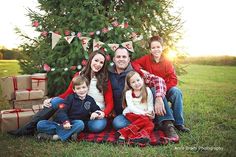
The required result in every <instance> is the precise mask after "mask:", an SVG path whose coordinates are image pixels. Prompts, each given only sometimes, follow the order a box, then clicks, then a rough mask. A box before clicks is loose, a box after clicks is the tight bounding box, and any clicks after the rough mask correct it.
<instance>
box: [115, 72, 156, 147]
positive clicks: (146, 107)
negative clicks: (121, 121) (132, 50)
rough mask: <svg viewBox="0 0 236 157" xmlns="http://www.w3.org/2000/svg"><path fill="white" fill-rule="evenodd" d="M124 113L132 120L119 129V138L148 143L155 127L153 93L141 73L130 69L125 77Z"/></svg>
mask: <svg viewBox="0 0 236 157" xmlns="http://www.w3.org/2000/svg"><path fill="white" fill-rule="evenodd" d="M123 96H124V98H123V107H125V109H124V111H123V114H124V115H125V117H126V118H127V119H128V120H129V121H130V122H131V124H130V125H128V126H127V127H125V128H122V129H120V130H118V133H120V137H119V140H128V141H130V142H140V143H147V142H149V141H150V134H151V132H152V131H153V129H154V124H153V122H152V119H154V111H153V95H152V92H151V90H150V88H149V87H146V85H145V84H144V80H143V78H141V76H140V75H139V73H137V72H135V71H130V72H129V73H128V74H127V76H126V78H125V88H124V92H123Z"/></svg>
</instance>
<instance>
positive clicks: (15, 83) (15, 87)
mask: <svg viewBox="0 0 236 157" xmlns="http://www.w3.org/2000/svg"><path fill="white" fill-rule="evenodd" d="M12 80H13V87H14V97H16V91H17V90H18V87H17V79H16V77H15V76H13V77H12Z"/></svg>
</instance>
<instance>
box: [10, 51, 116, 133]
mask: <svg viewBox="0 0 236 157" xmlns="http://www.w3.org/2000/svg"><path fill="white" fill-rule="evenodd" d="M87 65H88V66H86V67H84V69H83V70H82V71H81V72H78V73H76V74H75V76H77V75H83V76H85V77H86V78H87V79H88V80H89V83H90V86H89V95H90V96H92V97H93V98H94V99H95V101H96V103H97V104H98V106H99V107H100V108H101V110H102V112H101V114H100V116H99V119H97V120H91V121H88V123H87V128H88V130H89V131H91V132H100V131H102V130H103V129H104V128H105V127H106V124H107V119H106V118H105V117H107V116H108V115H109V113H110V112H111V111H112V109H113V106H114V105H113V97H112V95H113V94H112V88H111V83H110V81H109V79H108V73H107V62H106V57H105V55H104V54H103V52H101V51H100V50H98V51H95V52H92V53H91V54H90V56H89V59H88V64H87ZM71 93H73V90H72V82H71V83H70V85H69V87H68V89H67V90H66V91H65V92H64V93H63V94H61V95H59V96H58V97H54V98H50V99H46V100H45V101H44V106H45V108H44V109H43V110H41V111H39V112H37V113H36V115H35V116H34V117H33V118H32V119H31V121H30V122H28V123H27V124H26V125H24V126H23V127H21V128H19V129H17V130H14V131H10V132H8V133H9V134H11V135H15V136H23V135H33V134H34V133H35V130H36V125H37V123H38V121H40V120H45V119H49V118H50V117H51V116H52V115H53V113H55V111H56V110H57V109H58V106H60V105H59V104H60V103H62V102H63V99H64V98H65V97H67V96H68V95H69V94H71Z"/></svg>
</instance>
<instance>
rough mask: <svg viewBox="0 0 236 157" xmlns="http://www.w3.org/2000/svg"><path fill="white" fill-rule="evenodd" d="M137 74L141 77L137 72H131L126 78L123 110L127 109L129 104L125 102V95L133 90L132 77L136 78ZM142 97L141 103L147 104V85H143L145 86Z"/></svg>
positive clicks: (142, 89)
mask: <svg viewBox="0 0 236 157" xmlns="http://www.w3.org/2000/svg"><path fill="white" fill-rule="evenodd" d="M135 74H138V75H139V73H138V72H136V71H130V72H129V73H128V74H127V75H126V77H125V87H124V90H123V94H122V95H123V101H122V107H123V108H125V107H126V106H127V103H126V100H125V93H126V91H127V90H130V89H132V87H131V86H130V78H131V77H132V76H134V75H135ZM139 76H140V75H139ZM141 96H142V99H141V103H146V102H147V88H146V85H145V83H143V86H142V88H141Z"/></svg>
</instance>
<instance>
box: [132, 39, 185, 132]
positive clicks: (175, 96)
mask: <svg viewBox="0 0 236 157" xmlns="http://www.w3.org/2000/svg"><path fill="white" fill-rule="evenodd" d="M149 49H150V54H147V55H145V56H143V57H141V58H139V59H137V60H135V61H134V62H133V63H132V65H133V67H134V68H135V70H137V71H140V69H141V71H142V72H143V73H147V72H148V73H151V74H154V75H156V76H159V77H161V78H163V79H164V80H165V83H166V87H167V92H166V99H167V100H168V101H170V102H171V104H172V106H171V108H172V110H173V116H174V120H175V121H174V125H175V128H176V129H178V130H179V131H183V132H189V131H190V129H189V128H186V127H185V126H184V117H183V99H182V92H181V90H180V89H179V88H177V87H176V86H177V82H178V80H177V76H176V74H175V69H174V66H173V65H172V63H171V62H170V61H168V60H167V59H166V58H165V57H163V55H162V52H163V39H162V38H161V37H160V36H153V37H151V38H150V40H149ZM155 110H156V111H155V112H156V113H157V115H160V112H163V111H164V112H165V108H163V106H156V107H155ZM163 127H164V128H163V129H164V130H167V129H168V128H167V127H172V126H171V125H169V124H167V125H164V126H163Z"/></svg>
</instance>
